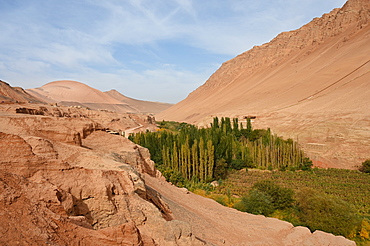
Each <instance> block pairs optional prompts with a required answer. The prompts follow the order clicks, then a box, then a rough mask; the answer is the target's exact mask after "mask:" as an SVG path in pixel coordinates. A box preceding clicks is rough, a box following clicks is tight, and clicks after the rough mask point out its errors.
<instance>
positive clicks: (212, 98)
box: [157, 0, 370, 168]
mask: <svg viewBox="0 0 370 246" xmlns="http://www.w3.org/2000/svg"><path fill="white" fill-rule="evenodd" d="M369 22H370V2H369V1H368V0H366V1H365V0H349V1H348V2H347V3H346V4H345V5H344V6H343V8H341V9H335V10H333V11H332V12H330V13H329V14H325V15H323V16H322V17H321V18H315V19H314V20H313V21H312V22H310V23H308V24H307V25H305V26H303V27H302V28H300V29H298V30H295V31H291V32H286V33H282V34H280V35H278V36H277V37H276V38H275V39H273V40H272V41H271V42H269V43H267V44H264V45H262V46H258V47H254V48H253V49H251V50H249V51H247V52H245V53H243V54H241V55H239V56H237V57H235V58H234V59H232V60H230V61H227V62H225V63H224V64H223V65H222V67H221V68H220V69H219V70H217V71H216V72H215V73H214V74H213V75H212V76H211V77H210V78H209V80H208V81H207V82H206V83H205V84H204V85H202V86H201V87H199V88H198V89H197V90H196V91H194V92H193V93H191V94H190V95H189V96H188V97H187V98H186V99H185V100H183V101H182V102H180V103H178V104H176V105H174V106H173V107H171V108H170V109H168V110H166V111H164V112H161V113H160V114H158V115H157V117H158V119H167V120H176V121H187V122H190V123H197V124H200V125H202V124H207V123H209V122H210V120H211V118H212V116H215V115H218V116H229V117H239V118H240V119H243V117H244V116H248V115H253V116H257V119H256V120H255V122H254V124H255V126H256V127H270V128H271V129H272V130H273V132H276V133H278V134H279V135H283V136H286V137H292V138H295V139H296V138H298V139H299V140H300V142H301V143H302V145H303V146H304V147H306V150H307V151H308V152H309V155H310V157H311V158H313V159H314V161H315V164H317V165H321V166H331V167H344V168H356V165H359V164H360V163H361V161H363V160H364V159H366V158H369V153H370V147H369V146H370V142H369V133H368V132H369V130H370V125H369V121H368V119H369V117H370V101H369V100H370V99H369V98H370V83H369V81H370V56H369V54H370V25H368V24H369Z"/></svg>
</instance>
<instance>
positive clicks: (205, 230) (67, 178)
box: [0, 104, 355, 246]
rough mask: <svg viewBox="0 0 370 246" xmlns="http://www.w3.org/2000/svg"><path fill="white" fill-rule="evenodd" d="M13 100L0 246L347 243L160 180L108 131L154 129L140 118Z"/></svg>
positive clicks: (5, 147)
mask: <svg viewBox="0 0 370 246" xmlns="http://www.w3.org/2000/svg"><path fill="white" fill-rule="evenodd" d="M18 106H19V105H18ZM18 106H17V105H16V104H14V105H0V153H1V157H0V221H1V224H0V235H1V237H0V244H1V245H165V246H166V245H355V243H354V242H352V241H350V240H347V239H345V238H343V237H338V236H334V235H331V234H328V233H324V232H319V231H317V232H314V233H311V232H310V231H309V230H308V229H307V228H304V227H293V226H292V225H291V224H290V223H287V222H284V221H280V220H277V219H272V218H265V217H263V216H255V215H250V214H247V213H242V212H239V211H236V210H234V209H230V208H226V207H223V206H221V205H219V204H218V203H216V202H214V201H212V200H210V199H207V198H203V197H200V196H197V195H195V194H192V193H188V192H184V190H182V189H179V188H177V187H174V186H172V185H171V184H169V183H167V182H166V181H165V180H164V179H163V177H162V176H161V175H160V173H159V172H158V171H156V170H155V168H154V163H153V161H151V160H150V155H149V152H148V150H147V149H145V148H142V147H141V146H138V145H136V144H134V143H132V142H130V141H129V140H128V139H126V138H124V137H122V136H117V135H112V134H109V133H107V132H106V130H107V129H111V130H112V131H113V130H122V131H123V130H129V129H134V128H137V127H138V126H140V128H141V130H145V129H149V130H152V129H154V128H155V126H154V125H153V124H151V123H153V122H151V121H148V118H147V116H138V115H123V114H121V115H118V114H115V113H111V112H99V111H92V110H87V109H76V108H73V109H71V108H62V107H61V108H58V109H55V108H53V107H50V106H45V105H43V106H42V107H44V108H43V109H42V110H43V111H45V109H46V112H49V113H47V114H46V113H44V114H43V115H31V114H27V112H26V113H24V112H23V113H21V114H20V113H16V109H17V108H19V107H18ZM21 107H23V108H29V109H34V110H28V112H36V111H35V110H40V108H39V107H38V106H36V105H31V106H30V105H21ZM26 111H27V110H26ZM57 111H58V112H62V113H55V114H54V113H50V112H57Z"/></svg>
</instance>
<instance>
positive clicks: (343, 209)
mask: <svg viewBox="0 0 370 246" xmlns="http://www.w3.org/2000/svg"><path fill="white" fill-rule="evenodd" d="M296 200H297V204H298V208H299V211H300V212H299V218H300V220H301V221H302V222H303V223H304V224H305V226H307V227H308V228H310V229H311V231H315V230H322V231H325V232H329V233H333V234H335V235H342V236H350V235H353V233H354V231H355V230H356V226H357V225H358V223H359V221H358V218H357V215H356V211H355V210H354V208H352V207H351V206H350V205H349V204H348V203H347V202H345V201H343V200H341V199H339V198H334V197H330V196H328V195H326V194H324V193H323V194H321V193H319V192H317V191H315V190H312V189H307V188H306V189H303V190H301V191H300V192H298V193H297V195H296Z"/></svg>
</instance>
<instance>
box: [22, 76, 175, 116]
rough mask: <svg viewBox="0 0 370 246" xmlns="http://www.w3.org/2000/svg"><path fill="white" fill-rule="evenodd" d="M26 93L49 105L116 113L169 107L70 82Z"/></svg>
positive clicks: (155, 111)
mask: <svg viewBox="0 0 370 246" xmlns="http://www.w3.org/2000/svg"><path fill="white" fill-rule="evenodd" d="M27 92H28V93H30V94H31V95H33V96H34V97H37V98H40V99H42V100H44V101H46V102H49V103H55V102H57V103H59V104H60V105H65V106H82V107H88V108H92V109H101V110H109V111H115V112H118V113H126V112H131V113H158V112H160V111H162V110H165V109H167V108H169V107H170V106H171V104H166V103H158V102H147V101H140V100H135V99H132V98H129V97H126V96H124V95H122V94H121V93H119V92H118V91H115V90H111V91H108V92H101V91H99V90H97V89H94V88H92V87H90V86H88V85H86V84H83V83H80V82H76V81H70V80H61V81H54V82H50V83H48V84H46V85H43V86H42V87H40V88H35V89H27Z"/></svg>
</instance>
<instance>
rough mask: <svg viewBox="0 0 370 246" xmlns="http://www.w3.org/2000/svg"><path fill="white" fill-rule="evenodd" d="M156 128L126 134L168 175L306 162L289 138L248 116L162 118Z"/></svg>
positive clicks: (202, 178) (215, 174)
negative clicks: (206, 121)
mask: <svg viewBox="0 0 370 246" xmlns="http://www.w3.org/2000/svg"><path fill="white" fill-rule="evenodd" d="M174 125H175V126H176V127H174ZM159 127H160V129H159V131H156V132H149V131H147V132H145V133H137V134H135V135H131V136H129V139H130V140H131V141H133V142H135V143H137V144H139V145H141V146H143V147H146V148H148V149H149V151H150V154H151V156H152V159H153V161H154V162H155V163H156V166H157V168H158V169H159V170H160V171H162V172H163V173H164V174H166V175H167V176H172V178H173V177H174V176H176V177H177V179H185V180H194V181H197V182H209V181H212V180H214V179H222V178H225V176H226V174H227V170H229V169H230V168H231V169H242V168H260V169H271V170H272V169H279V170H285V169H291V170H292V169H293V170H297V169H307V168H310V167H311V165H312V162H311V161H310V160H309V159H308V158H307V157H305V155H304V153H303V151H302V150H301V149H300V148H299V146H298V144H297V143H296V142H295V141H293V140H292V139H288V140H284V139H282V138H281V137H278V136H276V135H273V134H272V133H271V131H270V129H267V130H265V129H255V130H254V129H253V128H252V123H251V120H250V119H249V118H248V119H247V122H246V126H244V125H243V124H242V123H239V121H238V119H237V118H234V119H230V118H228V117H222V118H221V119H219V118H218V117H215V118H214V119H213V122H212V123H211V126H210V127H208V128H197V127H196V126H194V125H191V124H186V123H176V122H166V121H162V122H159ZM168 129H171V130H168ZM166 175H165V176H166ZM166 178H168V177H166ZM174 181H175V182H176V180H174Z"/></svg>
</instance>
